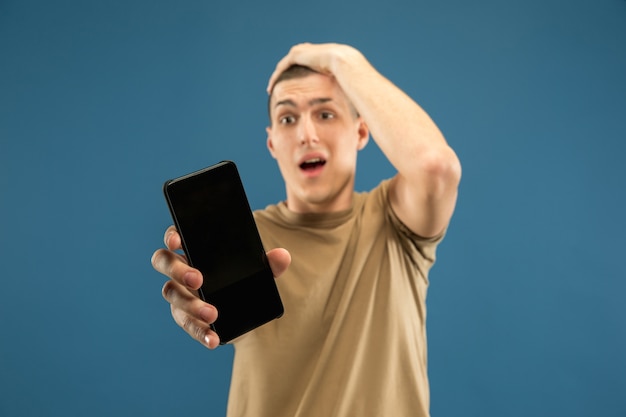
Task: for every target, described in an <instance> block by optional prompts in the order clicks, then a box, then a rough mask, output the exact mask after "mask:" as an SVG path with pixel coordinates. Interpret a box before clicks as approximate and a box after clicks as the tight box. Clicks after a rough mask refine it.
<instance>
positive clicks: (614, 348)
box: [0, 0, 626, 417]
mask: <svg viewBox="0 0 626 417" xmlns="http://www.w3.org/2000/svg"><path fill="white" fill-rule="evenodd" d="M301 41H312V42H325V41H337V42H345V43H350V44H353V45H354V46H356V47H358V48H359V49H361V50H362V51H363V52H364V54H365V55H366V56H367V57H368V58H369V59H370V61H371V62H372V63H373V64H374V65H375V66H376V67H377V68H378V69H379V70H380V71H381V72H382V73H383V74H385V75H386V76H388V77H389V78H390V79H391V80H393V81H394V82H395V83H396V84H397V85H398V86H400V87H401V88H403V89H404V90H405V91H407V92H408V93H409V94H410V95H411V96H412V97H414V98H415V99H416V100H417V101H418V102H419V103H420V104H422V106H423V107H424V108H425V109H426V110H427V111H428V112H429V113H430V114H431V115H432V117H433V118H434V119H435V121H436V122H437V123H438V124H439V126H440V127H441V129H442V130H443V132H444V134H445V135H446V137H447V139H448V141H449V143H450V144H451V145H452V146H453V148H454V149H455V150H456V151H457V153H458V155H459V157H460V159H461V161H462V163H463V168H464V176H463V180H462V184H461V189H460V197H459V201H458V206H457V211H456V213H455V216H454V218H453V221H452V225H451V228H450V232H449V234H448V236H447V238H446V240H445V241H444V243H443V244H442V245H441V246H440V250H439V253H438V255H439V263H438V264H437V265H436V266H435V268H434V269H433V271H432V275H431V289H430V294H429V300H428V306H429V352H430V367H429V371H430V376H431V388H432V414H433V416H438V417H448V416H449V417H453V416H461V415H463V416H466V417H467V416H481V417H483V416H494V417H495V416H498V417H499V416H511V417H512V416H529V415H532V416H568V417H578V416H580V417H588V416H603V417H611V416H615V417H617V416H620V417H623V416H626V395H625V394H626V308H625V304H626V303H624V301H623V300H624V293H625V292H626V283H625V278H626V268H625V267H624V263H623V259H624V249H626V244H625V243H624V236H625V235H626V221H625V220H624V219H625V217H624V205H625V203H626V196H625V194H626V192H625V189H626V187H625V183H626V168H625V165H624V162H623V154H624V152H625V151H626V128H625V123H624V121H625V113H626V1H624V0H594V1H591V0H587V1H582V0H526V1H523V2H522V1H510V0H509V1H495V0H477V1H474V2H467V1H460V0H446V1H438V2H434V1H425V0H417V1H400V0H387V1H384V2H383V1H376V2H373V1H356V0H354V1H336V2H330V3H329V2H321V3H320V2H301V3H297V2H292V1H284V0H278V1H271V2H260V1H259V2H257V1H252V0H247V1H233V2H210V1H191V0H185V1H171V0H170V1H167V0H159V1H148V0H138V1H120V0H110V1H106V2H96V1H70V0H59V1H50V2H48V1H41V0H40V1H36V0H31V1H28V0H24V1H19V2H18V1H11V0H2V1H0V191H1V193H0V204H1V205H0V219H2V227H1V229H0V230H1V231H2V237H1V239H0V256H1V263H0V265H1V268H0V271H1V272H0V274H1V281H0V282H1V287H0V288H1V289H0V415H1V416H5V417H8V416H61V415H63V416H83V415H90V416H113V415H115V416H136V415H150V416H176V415H192V414H193V415H208V416H219V415H223V414H224V411H225V407H226V400H227V389H228V384H229V375H230V361H231V358H232V349H231V348H230V347H224V348H219V349H218V350H217V351H213V352H209V351H206V350H205V349H204V348H202V347H201V346H200V345H199V344H197V343H195V342H194V341H193V340H191V339H190V338H188V337H187V336H186V335H185V334H184V333H183V332H182V330H180V329H179V328H178V327H177V326H176V325H175V324H174V323H173V321H172V320H171V318H170V315H169V309H168V306H167V304H166V302H165V301H164V300H163V299H162V298H161V294H160V289H161V286H162V284H163V282H164V278H163V277H162V276H160V275H159V274H157V273H156V272H155V271H153V270H152V268H151V266H150V262H149V261H150V256H151V254H152V252H153V251H154V250H155V249H156V248H158V247H160V246H161V245H162V234H163V231H164V229H165V228H166V227H167V226H168V225H169V223H170V219H169V214H168V212H167V209H166V205H165V202H164V199H163V197H162V194H161V184H162V183H163V181H164V180H165V179H167V178H170V177H174V176H178V175H180V174H184V173H187V172H189V171H192V170H195V169H198V168H202V167H204V166H206V165H209V164H212V163H214V162H217V161H219V160H222V159H232V160H235V161H236V162H237V163H238V164H239V165H240V170H241V174H242V177H243V180H244V183H245V185H246V188H247V190H248V193H249V198H250V201H251V204H252V205H253V207H254V208H261V207H264V206H265V205H267V204H270V203H273V202H276V201H278V200H280V199H282V198H284V187H283V184H282V180H281V178H280V175H279V172H278V169H277V168H276V166H275V163H274V161H273V160H272V159H271V158H270V156H269V154H268V153H267V151H266V149H265V132H264V127H265V126H266V113H265V112H266V107H265V105H266V102H265V100H266V95H265V91H264V90H265V86H266V82H267V78H268V77H269V75H270V73H271V72H272V70H273V68H274V64H275V63H276V61H277V60H278V59H280V58H281V57H282V56H283V55H284V54H285V53H286V52H287V51H288V49H289V47H290V46H291V45H292V44H294V43H298V42H301ZM392 174H393V169H392V168H391V167H390V165H389V164H388V163H387V162H386V161H385V159H384V158H383V157H382V155H381V154H380V151H379V150H378V149H377V147H376V146H375V144H374V143H373V142H370V144H369V145H368V147H367V148H366V149H365V150H364V151H362V152H361V155H360V160H359V168H358V179H357V188H358V189H359V190H364V189H369V188H371V187H372V186H374V185H375V184H377V183H378V182H379V181H380V180H381V179H382V178H385V177H388V176H391V175H392Z"/></svg>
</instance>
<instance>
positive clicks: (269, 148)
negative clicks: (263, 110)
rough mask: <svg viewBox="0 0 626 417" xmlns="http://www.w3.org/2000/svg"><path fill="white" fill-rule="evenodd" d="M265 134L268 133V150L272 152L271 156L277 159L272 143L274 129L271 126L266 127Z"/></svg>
mask: <svg viewBox="0 0 626 417" xmlns="http://www.w3.org/2000/svg"><path fill="white" fill-rule="evenodd" d="M265 132H266V133H267V141H266V145H267V150H268V151H270V155H272V158H274V159H276V155H275V154H274V143H273V142H272V128H271V127H269V126H268V127H266V128H265Z"/></svg>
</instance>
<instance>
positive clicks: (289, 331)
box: [228, 180, 442, 417]
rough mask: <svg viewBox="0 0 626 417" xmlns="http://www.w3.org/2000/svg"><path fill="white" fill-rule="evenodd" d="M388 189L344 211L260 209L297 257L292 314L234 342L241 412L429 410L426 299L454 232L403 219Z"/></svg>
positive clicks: (263, 224) (292, 270) (270, 231)
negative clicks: (443, 244) (446, 239)
mask: <svg viewBox="0 0 626 417" xmlns="http://www.w3.org/2000/svg"><path fill="white" fill-rule="evenodd" d="M388 186H389V181H388V180H387V181H383V182H382V183H381V184H380V185H379V186H378V187H376V188H374V189H373V190H372V191H371V192H370V193H355V195H354V203H353V207H352V208H351V209H350V210H346V211H343V212H338V213H327V214H296V213H293V212H290V211H289V210H288V209H287V207H286V205H285V204H284V203H283V204H278V205H275V206H269V207H267V208H266V209H265V210H262V211H257V212H255V218H256V221H257V225H258V227H259V231H260V233H261V236H262V238H263V243H264V245H265V247H266V248H267V249H271V248H275V247H284V248H286V249H288V250H289V251H290V252H291V256H292V263H291V265H290V267H289V269H288V270H287V272H286V273H285V274H284V275H283V276H281V277H280V278H279V279H278V280H277V285H278V288H279V291H280V295H281V297H282V299H283V303H284V306H285V314H284V315H283V317H281V318H280V319H277V320H274V321H272V322H270V323H268V324H266V325H264V326H262V327H260V328H258V329H256V330H254V331H252V332H250V333H248V334H246V335H244V336H242V337H240V338H239V339H237V340H236V341H235V343H234V345H235V359H234V365H233V375H232V380H231V388H230V396H229V404H228V416H229V417H243V416H249V417H281V416H289V417H321V416H323V417H344V416H345V417H347V416H359V417H369V416H385V417H402V416H407V417H409V416H410V417H425V416H428V415H429V387H428V376H427V360H426V328H425V320H426V306H425V299H426V290H427V287H428V270H429V269H430V267H431V266H432V264H433V262H434V260H435V248H436V246H437V244H438V243H439V241H440V240H441V238H442V236H438V237H436V238H432V239H423V238H420V237H418V236H416V235H415V234H413V233H411V232H410V231H409V230H408V229H407V228H406V227H405V226H403V225H402V224H401V223H400V221H399V220H398V218H397V217H396V216H395V214H394V213H393V211H392V209H391V208H390V205H389V202H388V198H387V190H388Z"/></svg>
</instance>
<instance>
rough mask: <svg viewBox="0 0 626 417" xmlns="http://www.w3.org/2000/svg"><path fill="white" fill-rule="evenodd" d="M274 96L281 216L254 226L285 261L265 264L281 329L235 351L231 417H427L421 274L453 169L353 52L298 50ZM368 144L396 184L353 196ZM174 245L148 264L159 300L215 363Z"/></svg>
mask: <svg viewBox="0 0 626 417" xmlns="http://www.w3.org/2000/svg"><path fill="white" fill-rule="evenodd" d="M268 93H269V94H270V99H269V112H270V126H269V127H268V128H267V146H268V149H269V151H270V153H271V155H272V156H273V157H274V158H275V159H276V161H277V163H278V166H279V168H280V171H281V173H282V176H283V178H284V181H285V186H286V200H285V201H284V202H282V203H280V204H277V205H272V206H269V207H267V208H266V209H264V210H260V211H257V212H255V218H256V221H257V225H258V227H259V231H260V233H261V236H262V238H263V242H264V245H265V246H266V247H267V248H285V249H286V250H285V249H273V250H270V251H269V252H268V258H269V260H270V263H271V265H272V269H273V271H274V273H275V275H276V276H277V277H278V276H280V275H282V276H281V277H280V279H278V280H277V285H278V286H279V290H280V293H281V297H282V298H283V302H284V305H285V314H284V316H283V317H282V318H280V319H278V320H275V321H273V322H270V323H268V324H266V325H264V326H262V327H260V328H258V329H256V330H254V331H252V332H250V333H248V334H246V335H244V336H242V337H240V338H239V339H237V340H235V342H234V345H235V361H234V365H233V377H232V382H231V392H230V398H229V406H228V414H229V416H231V417H232V416H256V417H263V416H272V417H276V416H290V417H293V416H298V417H304V416H417V417H420V416H428V415H429V388H428V378H427V366H426V330H425V317H426V313H425V298H426V289H427V286H428V271H429V269H430V267H431V266H432V264H433V263H434V260H435V248H436V246H437V244H438V243H439V242H440V241H441V239H442V238H443V234H444V232H445V230H446V227H447V225H448V223H449V220H450V218H451V216H452V213H453V210H454V206H455V202H456V196H457V187H458V184H459V181H460V176H461V167H460V164H459V161H458V159H457V157H456V155H455V153H454V152H453V151H452V149H451V148H450V147H449V146H448V145H447V143H446V141H445V139H444V138H443V136H442V135H441V133H440V132H439V129H438V128H437V127H436V125H435V124H434V123H433V122H432V120H431V119H430V117H429V116H428V115H427V114H426V113H425V112H424V111H423V110H422V109H421V108H420V106H419V105H418V104H416V103H415V102H414V101H413V100H412V99H410V98H409V97H408V96H407V95H406V94H404V93H403V92H402V91H401V90H399V89H398V88H397V87H396V86H394V85H393V84H392V83H391V82H389V81H388V80H387V79H386V78H384V77H383V76H382V75H381V74H379V73H378V72H377V71H376V70H375V69H374V68H373V67H372V66H371V65H370V63H369V62H368V61H367V60H366V58H365V57H364V56H363V55H362V54H361V53H360V52H359V51H357V50H355V49H354V48H352V47H349V46H347V45H337V44H321V45H313V44H301V45H296V46H294V47H293V48H292V49H291V50H290V52H289V53H288V54H287V55H286V56H285V57H284V58H283V59H282V60H281V61H280V62H279V63H278V64H277V66H276V69H275V71H274V73H273V74H272V76H271V77H270V81H269V85H268ZM370 132H371V134H372V138H373V139H374V140H375V141H376V143H377V144H378V145H379V147H380V149H381V150H382V151H383V153H384V154H385V155H386V157H387V158H388V159H389V161H390V162H391V164H392V165H393V166H394V167H395V168H396V169H397V171H398V173H397V174H396V175H395V176H394V177H393V178H391V179H388V180H384V181H382V182H381V183H380V185H378V186H377V187H375V188H374V189H373V190H371V191H370V192H368V193H355V191H354V178H355V172H356V160H357V153H358V151H359V150H360V149H362V148H363V147H364V146H365V145H366V144H367V141H368V138H369V135H370ZM365 169H367V167H365ZM165 243H166V246H167V247H168V250H166V249H160V250H158V251H156V252H155V254H154V256H153V260H152V262H153V265H154V267H155V269H156V270H158V271H160V272H161V273H163V274H165V275H167V276H169V277H170V278H171V279H170V280H169V281H168V282H167V283H166V284H165V286H164V287H163V296H164V297H165V299H166V300H167V301H169V302H170V303H171V308H172V315H173V317H174V319H175V321H176V322H177V323H178V324H179V325H180V326H181V327H183V328H184V329H185V330H186V331H187V332H188V333H189V334H190V335H191V336H192V337H194V338H195V339H197V340H198V341H200V342H201V343H203V344H205V345H206V346H207V347H209V348H214V347H215V346H217V344H218V343H219V336H218V335H216V334H215V333H213V332H212V331H210V330H209V324H210V323H211V322H213V321H214V320H215V319H216V317H217V314H218V313H217V311H216V310H215V308H213V307H212V306H210V305H208V304H205V303H203V302H202V301H200V300H199V299H198V298H196V297H195V296H194V293H193V291H194V290H196V289H198V288H199V287H200V285H201V283H202V276H201V275H200V273H199V272H198V271H197V270H194V269H192V268H190V267H189V266H187V265H186V263H185V262H184V259H183V258H182V257H180V256H178V255H176V254H175V253H174V252H173V250H176V249H179V248H180V237H179V236H178V234H177V233H176V231H175V230H174V229H173V228H171V227H170V228H169V229H168V230H167V232H166V235H165ZM291 259H293V262H291ZM290 263H291V264H290ZM288 266H289V268H288V269H287V267H288Z"/></svg>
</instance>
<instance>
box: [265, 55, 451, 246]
mask: <svg viewBox="0 0 626 417" xmlns="http://www.w3.org/2000/svg"><path fill="white" fill-rule="evenodd" d="M293 64H299V65H305V66H308V67H310V68H312V69H313V70H316V71H319V72H321V73H325V74H329V75H332V76H334V77H335V79H336V80H337V82H338V84H339V85H340V86H341V88H342V90H343V91H344V92H345V94H346V96H347V97H348V99H349V100H350V101H351V102H352V104H353V105H354V107H355V108H356V110H357V111H358V112H359V114H360V115H361V117H363V120H364V121H365V122H366V124H367V125H368V127H369V129H370V132H371V135H372V138H373V139H374V141H376V143H377V144H378V146H379V147H380V149H381V150H382V151H383V153H384V154H385V156H386V157H387V158H388V159H389V161H390V162H391V164H392V165H393V166H394V167H395V168H396V169H397V171H398V173H397V175H396V176H395V177H394V178H393V180H392V184H391V189H390V200H391V204H392V207H393V209H394V211H395V212H396V214H397V215H398V217H399V218H400V219H401V220H402V222H403V223H404V224H405V225H406V226H407V227H409V228H410V229H411V230H412V231H413V232H415V233H416V234H418V235H420V236H423V237H430V236H435V235H437V234H439V233H441V232H442V231H443V230H444V228H445V227H446V226H447V225H448V223H449V221H450V218H451V216H452V213H453V211H454V206H455V203H456V197H457V189H458V184H459V181H460V178H461V165H460V163H459V160H458V158H457V156H456V154H455V153H454V151H453V150H452V149H451V148H450V147H449V146H448V144H447V142H446V140H445V139H444V137H443V135H442V134H441V132H440V131H439V129H438V128H437V126H436V125H435V123H434V122H433V121H432V119H431V118H430V117H429V116H428V114H427V113H426V112H425V111H424V110H423V109H422V108H421V107H420V106H419V105H418V104H417V103H416V102H415V101H414V100H412V99H411V98H410V97H409V96H408V95H407V94H405V93H404V92H403V91H402V90H400V89H399V88H398V87H396V86H395V85H394V84H393V83H391V82H390V81H389V80H388V79H387V78H385V77H384V76H383V75H381V74H380V73H379V72H378V71H377V70H376V69H375V68H374V67H373V66H372V65H371V64H370V63H369V61H368V60H367V59H366V58H365V57H364V56H363V54H361V53H360V52H359V51H358V50H356V49H354V48H352V47H350V46H347V45H339V44H300V45H296V46H294V47H293V48H292V49H291V50H290V51H289V53H288V54H287V55H286V56H285V57H284V58H283V59H282V60H281V61H280V62H279V63H278V64H277V66H276V69H275V71H274V73H273V74H272V76H271V78H270V82H269V85H268V91H271V89H272V88H273V83H274V81H275V80H276V77H277V76H278V74H280V73H281V72H282V71H284V70H285V69H287V68H288V67H289V66H291V65H293Z"/></svg>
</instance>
